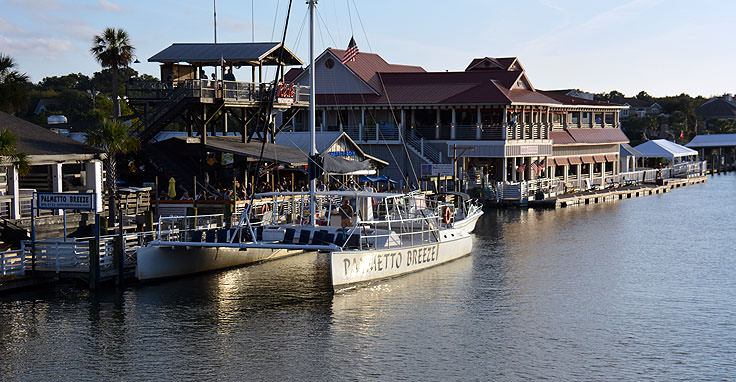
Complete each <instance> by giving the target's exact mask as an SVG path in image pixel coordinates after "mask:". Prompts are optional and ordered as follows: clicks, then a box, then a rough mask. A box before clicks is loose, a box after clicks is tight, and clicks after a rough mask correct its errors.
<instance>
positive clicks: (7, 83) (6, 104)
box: [0, 53, 30, 113]
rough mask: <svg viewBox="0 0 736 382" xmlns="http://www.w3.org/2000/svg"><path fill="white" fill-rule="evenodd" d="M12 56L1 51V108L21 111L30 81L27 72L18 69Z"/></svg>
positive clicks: (10, 111)
mask: <svg viewBox="0 0 736 382" xmlns="http://www.w3.org/2000/svg"><path fill="white" fill-rule="evenodd" d="M15 68H16V64H15V60H13V58H12V57H10V56H8V55H5V54H2V53H0V110H2V111H5V112H8V113H19V112H22V111H23V108H24V107H25V105H26V98H27V97H26V95H27V94H26V90H27V88H28V86H29V85H30V83H29V82H28V76H27V75H26V74H25V73H20V72H18V71H17V70H16V69H15Z"/></svg>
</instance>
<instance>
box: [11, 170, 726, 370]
mask: <svg viewBox="0 0 736 382" xmlns="http://www.w3.org/2000/svg"><path fill="white" fill-rule="evenodd" d="M735 212H736V176H734V175H728V176H718V177H713V178H710V179H709V181H708V183H707V184H705V185H702V186H692V187H688V188H685V189H681V190H677V191H675V192H672V193H668V194H665V195H657V196H650V197H645V198H639V199H631V200H627V201H625V202H621V203H606V204H599V205H590V206H579V207H574V208H567V209H560V210H519V209H505V210H497V211H489V213H487V215H486V216H484V218H483V219H482V220H481V221H480V222H479V224H478V229H477V230H476V234H475V235H476V239H477V240H476V241H475V249H474V251H473V253H472V255H471V256H468V257H464V258H461V259H458V260H457V261H455V262H452V263H449V264H446V265H442V266H439V267H436V268H432V269H429V270H426V271H423V272H419V273H414V274H410V275H407V276H404V277H399V278H396V279H391V280H386V281H382V282H378V283H375V284H372V285H370V286H367V287H363V288H357V289H353V290H348V291H345V292H343V293H338V294H333V293H332V292H331V289H330V287H329V282H330V278H329V262H328V259H327V256H326V255H323V254H316V253H309V254H305V255H302V256H295V257H290V258H286V259H282V260H278V261H274V262H269V263H264V264H259V265H256V266H251V267H246V268H240V269H233V270H228V271H225V272H219V273H210V274H204V275H198V276H192V277H188V278H183V279H177V280H169V281H165V282H160V283H151V284H144V285H136V286H128V287H127V288H126V289H124V290H122V291H115V290H113V291H104V292H101V293H97V294H90V293H88V292H86V291H84V290H82V289H78V288H75V287H73V286H69V287H58V288H53V289H48V290H44V291H37V292H26V293H21V294H17V295H13V296H5V297H0V322H1V323H2V325H0V352H1V353H0V354H2V355H3V356H2V357H0V373H1V374H0V375H3V377H5V379H10V380H13V379H16V380H29V379H30V380H49V379H54V378H58V377H59V376H61V377H62V378H63V379H70V380H77V379H82V380H108V379H124V380H138V379H145V380H150V379H159V378H162V379H175V380H178V379H185V380H244V379H247V380H250V379H258V380H263V379H266V380H281V379H299V380H345V379H356V380H401V379H406V380H456V379H473V380H488V379H500V380H529V379H543V378H546V379H553V380H590V379H594V380H611V379H616V380H618V379H623V380H641V379H656V380H678V379H680V380H723V379H728V378H732V377H733V373H732V369H733V359H734V357H735V356H736V320H734V319H733V317H734V315H735V314H736V308H735V305H734V304H733V301H736V278H735V277H734V276H733V275H734V274H736V273H735V272H736V257H735V256H733V253H734V251H733V248H732V247H733V245H732V244H731V243H730V238H732V237H733V224H732V223H733V216H734V213H735Z"/></svg>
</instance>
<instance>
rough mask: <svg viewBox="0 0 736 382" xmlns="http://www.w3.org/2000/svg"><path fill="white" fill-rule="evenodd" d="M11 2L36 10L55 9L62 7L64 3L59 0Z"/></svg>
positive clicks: (13, 0)
mask: <svg viewBox="0 0 736 382" xmlns="http://www.w3.org/2000/svg"><path fill="white" fill-rule="evenodd" d="M10 2H11V3H13V4H15V5H16V6H19V7H21V8H24V9H28V10H30V11H34V12H39V11H55V10H59V9H61V8H62V4H61V2H59V1H58V0H10Z"/></svg>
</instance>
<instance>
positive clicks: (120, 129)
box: [84, 119, 140, 222]
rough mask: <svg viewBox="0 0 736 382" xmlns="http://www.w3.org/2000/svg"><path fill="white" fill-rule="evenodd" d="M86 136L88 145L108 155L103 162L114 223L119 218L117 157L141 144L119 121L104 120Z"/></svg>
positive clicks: (88, 131)
mask: <svg viewBox="0 0 736 382" xmlns="http://www.w3.org/2000/svg"><path fill="white" fill-rule="evenodd" d="M84 135H85V141H86V142H87V144H88V145H90V146H93V147H97V148H98V149H100V150H102V151H103V152H105V154H107V158H106V159H105V161H104V162H103V163H104V166H105V172H106V173H107V175H106V179H105V189H106V190H107V195H108V197H109V201H108V206H109V211H110V215H109V219H110V221H111V222H114V221H115V217H116V216H117V208H116V207H117V206H116V204H115V197H116V195H117V191H118V188H117V178H118V177H117V174H118V172H117V159H118V158H117V157H118V155H122V154H127V153H131V152H133V151H136V150H138V148H139V147H140V142H139V141H138V139H137V138H135V137H133V135H132V134H131V133H130V131H129V129H128V126H126V125H125V124H123V123H121V122H119V121H117V120H109V119H104V120H103V121H102V123H101V124H100V125H99V126H98V127H97V128H94V129H89V130H87V131H86V132H85V133H84Z"/></svg>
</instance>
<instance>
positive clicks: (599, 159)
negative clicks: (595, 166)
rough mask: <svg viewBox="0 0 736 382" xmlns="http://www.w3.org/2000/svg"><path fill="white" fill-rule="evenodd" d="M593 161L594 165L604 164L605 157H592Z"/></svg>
mask: <svg viewBox="0 0 736 382" xmlns="http://www.w3.org/2000/svg"><path fill="white" fill-rule="evenodd" d="M593 160H594V161H595V163H606V156H605V155H593Z"/></svg>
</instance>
